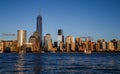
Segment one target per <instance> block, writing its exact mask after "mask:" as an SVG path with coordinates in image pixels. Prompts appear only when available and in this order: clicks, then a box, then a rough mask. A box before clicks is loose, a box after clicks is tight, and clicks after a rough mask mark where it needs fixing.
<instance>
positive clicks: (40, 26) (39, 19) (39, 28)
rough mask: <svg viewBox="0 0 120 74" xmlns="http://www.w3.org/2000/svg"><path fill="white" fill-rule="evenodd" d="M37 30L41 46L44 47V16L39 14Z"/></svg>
mask: <svg viewBox="0 0 120 74" xmlns="http://www.w3.org/2000/svg"><path fill="white" fill-rule="evenodd" d="M36 32H38V35H39V39H40V47H41V48H42V16H37V26H36Z"/></svg>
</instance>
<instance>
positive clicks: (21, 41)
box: [17, 30, 27, 47]
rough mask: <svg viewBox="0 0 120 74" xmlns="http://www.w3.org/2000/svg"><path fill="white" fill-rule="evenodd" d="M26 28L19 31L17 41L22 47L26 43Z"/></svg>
mask: <svg viewBox="0 0 120 74" xmlns="http://www.w3.org/2000/svg"><path fill="white" fill-rule="evenodd" d="M26 38H27V37H26V30H18V31H17V41H18V46H19V47H21V46H22V45H23V44H24V43H26Z"/></svg>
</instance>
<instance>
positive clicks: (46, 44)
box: [44, 33, 53, 51]
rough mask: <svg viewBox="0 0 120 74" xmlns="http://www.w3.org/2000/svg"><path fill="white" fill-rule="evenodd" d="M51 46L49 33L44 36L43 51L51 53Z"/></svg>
mask: <svg viewBox="0 0 120 74" xmlns="http://www.w3.org/2000/svg"><path fill="white" fill-rule="evenodd" d="M52 48H53V45H52V38H51V35H50V34H49V33H47V34H46V36H45V37H44V51H52Z"/></svg>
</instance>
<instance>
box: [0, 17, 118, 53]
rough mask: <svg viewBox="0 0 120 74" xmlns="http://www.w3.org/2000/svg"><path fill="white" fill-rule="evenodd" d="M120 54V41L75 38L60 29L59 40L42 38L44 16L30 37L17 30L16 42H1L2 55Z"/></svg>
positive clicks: (25, 32)
mask: <svg viewBox="0 0 120 74" xmlns="http://www.w3.org/2000/svg"><path fill="white" fill-rule="evenodd" d="M85 51H90V52H120V40H116V39H113V40H111V41H109V42H106V41H105V40H104V39H99V40H97V42H94V41H93V40H91V38H90V37H73V36H66V38H65V37H64V35H63V30H62V29H58V35H57V40H56V41H54V42H53V41H52V37H51V34H50V33H47V34H46V35H45V36H44V38H43V36H42V16H37V23H36V31H35V32H33V34H32V35H31V36H30V37H29V40H28V42H27V31H26V30H17V39H16V40H1V41H0V53H2V52H85Z"/></svg>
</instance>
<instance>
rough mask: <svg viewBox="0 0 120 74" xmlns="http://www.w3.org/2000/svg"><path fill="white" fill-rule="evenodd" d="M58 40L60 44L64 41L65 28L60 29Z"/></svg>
mask: <svg viewBox="0 0 120 74" xmlns="http://www.w3.org/2000/svg"><path fill="white" fill-rule="evenodd" d="M57 42H58V46H59V44H60V42H63V43H64V36H63V30H62V29H58V36H57Z"/></svg>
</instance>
